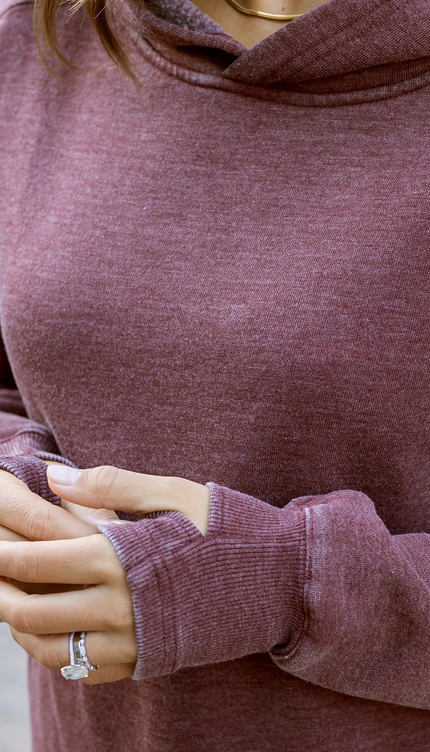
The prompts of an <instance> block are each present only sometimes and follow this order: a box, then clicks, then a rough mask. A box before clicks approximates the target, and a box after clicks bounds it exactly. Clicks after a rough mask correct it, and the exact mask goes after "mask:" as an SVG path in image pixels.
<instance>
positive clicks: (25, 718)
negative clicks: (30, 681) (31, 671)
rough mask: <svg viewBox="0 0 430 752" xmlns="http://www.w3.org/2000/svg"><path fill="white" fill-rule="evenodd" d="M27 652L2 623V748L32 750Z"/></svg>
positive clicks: (3, 750) (5, 750)
mask: <svg viewBox="0 0 430 752" xmlns="http://www.w3.org/2000/svg"><path fill="white" fill-rule="evenodd" d="M30 750H31V742H30V718H29V709H28V695H27V655H26V653H24V651H23V650H22V649H21V648H20V647H19V646H18V645H17V644H16V642H15V641H14V640H13V639H12V637H11V635H10V632H9V627H8V625H7V624H0V752H30Z"/></svg>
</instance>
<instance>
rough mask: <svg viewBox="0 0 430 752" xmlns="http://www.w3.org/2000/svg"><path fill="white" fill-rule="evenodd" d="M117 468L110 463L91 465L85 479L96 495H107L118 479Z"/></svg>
mask: <svg viewBox="0 0 430 752" xmlns="http://www.w3.org/2000/svg"><path fill="white" fill-rule="evenodd" d="M119 472H120V471H119V469H118V468H117V467H113V466H111V465H101V466H100V467H93V468H92V469H91V470H89V471H88V476H87V481H88V484H89V485H90V487H91V488H92V489H93V491H94V492H95V493H96V494H97V495H101V496H109V493H110V491H111V490H112V488H113V486H114V485H115V484H116V483H117V481H118V476H119Z"/></svg>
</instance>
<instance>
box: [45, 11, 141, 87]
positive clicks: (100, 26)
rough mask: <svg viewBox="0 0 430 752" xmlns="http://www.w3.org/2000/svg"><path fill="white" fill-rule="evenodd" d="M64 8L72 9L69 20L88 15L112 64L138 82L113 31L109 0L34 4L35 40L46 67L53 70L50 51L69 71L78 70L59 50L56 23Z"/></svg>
mask: <svg viewBox="0 0 430 752" xmlns="http://www.w3.org/2000/svg"><path fill="white" fill-rule="evenodd" d="M61 5H69V11H70V16H72V15H73V14H74V13H76V12H77V11H79V10H81V9H84V10H85V11H86V13H87V15H88V16H89V19H90V21H91V24H92V26H93V27H94V29H95V30H96V32H97V34H98V37H99V39H100V42H101V43H102V45H103V47H104V49H105V50H106V52H107V54H108V55H109V57H110V58H111V60H113V62H114V63H115V64H116V65H118V66H119V67H120V68H122V69H123V70H124V72H125V73H126V74H127V75H128V76H129V77H130V78H131V79H133V80H134V81H136V79H135V76H134V74H133V71H132V68H131V64H130V61H129V59H128V56H127V53H126V51H125V49H124V47H123V46H122V44H121V42H120V41H119V39H118V36H117V34H116V31H115V29H114V24H113V22H112V14H111V13H110V12H109V9H108V6H107V3H106V0H35V2H34V12H33V27H34V36H35V39H36V44H37V47H38V49H39V52H40V55H41V57H42V60H43V61H44V63H45V65H46V66H47V67H48V68H49V69H50V70H51V67H50V65H49V63H48V62H47V57H46V51H48V52H53V53H54V55H56V56H57V57H58V58H60V60H62V61H63V63H65V64H66V65H68V66H69V67H71V68H76V66H74V65H73V63H71V62H70V60H68V59H67V58H66V57H65V56H64V54H63V52H62V51H61V49H60V47H59V42H58V36H57V21H58V13H59V9H60V6H61Z"/></svg>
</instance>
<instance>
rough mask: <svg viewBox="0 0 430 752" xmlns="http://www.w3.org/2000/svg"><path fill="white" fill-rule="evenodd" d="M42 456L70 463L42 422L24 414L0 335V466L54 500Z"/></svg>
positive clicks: (41, 494) (55, 502)
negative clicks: (61, 453) (62, 455)
mask: <svg viewBox="0 0 430 752" xmlns="http://www.w3.org/2000/svg"><path fill="white" fill-rule="evenodd" d="M43 460H55V461H57V462H63V463H64V462H65V463H66V464H71V463H69V462H68V461H67V460H65V459H64V458H62V457H61V456H60V453H59V450H58V447H57V444H56V442H55V439H54V437H53V436H52V434H51V432H50V431H49V430H48V428H46V426H43V425H41V424H40V423H37V422H35V421H33V420H30V419H29V418H27V417H26V412H25V407H24V405H23V402H22V400H21V397H20V395H19V392H18V390H17V389H16V385H15V383H14V380H13V375H12V372H11V370H10V367H9V363H8V360H7V357H6V352H5V349H4V345H3V342H2V339H1V336H0V469H1V470H7V471H8V472H10V473H13V475H15V476H16V477H17V478H19V479H20V480H22V481H23V482H24V483H25V484H26V485H27V486H28V487H29V488H30V490H31V491H33V492H34V493H37V494H38V495H39V496H42V497H43V498H44V499H46V500H47V501H51V502H52V503H54V504H58V503H59V499H58V497H57V496H56V495H55V494H54V493H52V491H51V489H50V488H49V486H48V483H47V479H46V464H45V462H44V461H43Z"/></svg>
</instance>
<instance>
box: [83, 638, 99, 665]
mask: <svg viewBox="0 0 430 752" xmlns="http://www.w3.org/2000/svg"><path fill="white" fill-rule="evenodd" d="M86 636H87V633H86V632H81V637H80V640H79V653H80V657H81V660H82V662H83V664H84V666H85V667H86V668H87V669H88V671H97V669H98V668H99V666H93V665H92V663H90V662H89V660H88V656H87V646H86V643H85V639H86Z"/></svg>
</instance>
